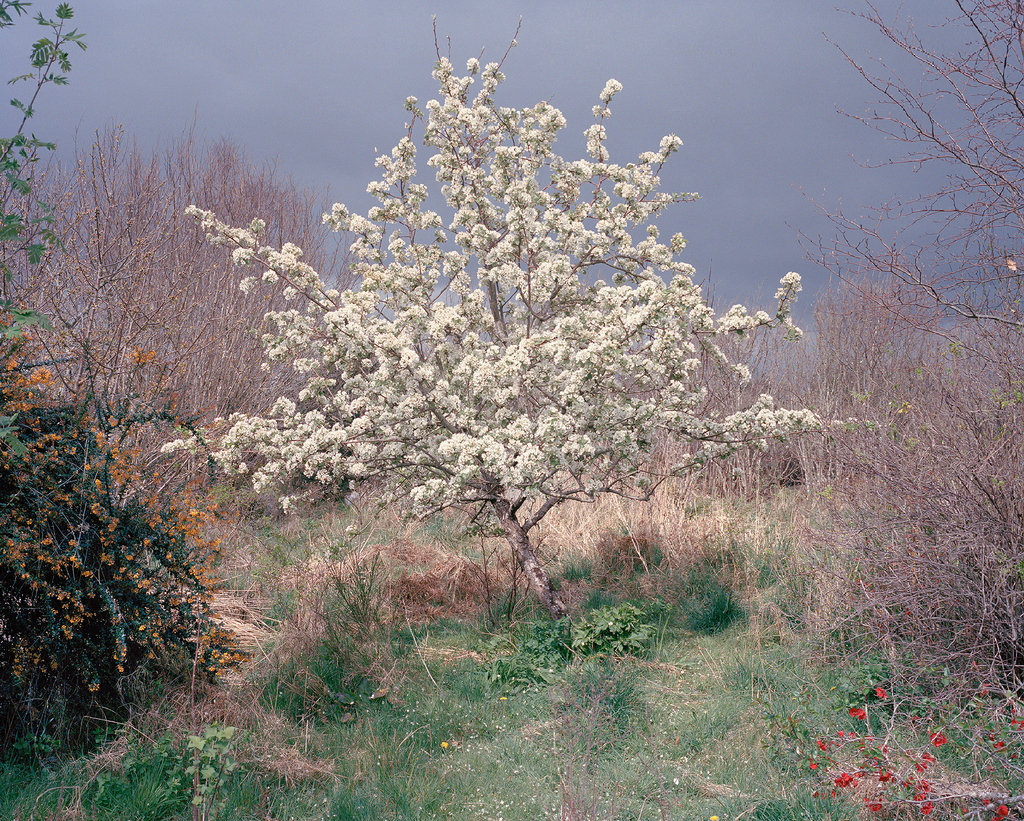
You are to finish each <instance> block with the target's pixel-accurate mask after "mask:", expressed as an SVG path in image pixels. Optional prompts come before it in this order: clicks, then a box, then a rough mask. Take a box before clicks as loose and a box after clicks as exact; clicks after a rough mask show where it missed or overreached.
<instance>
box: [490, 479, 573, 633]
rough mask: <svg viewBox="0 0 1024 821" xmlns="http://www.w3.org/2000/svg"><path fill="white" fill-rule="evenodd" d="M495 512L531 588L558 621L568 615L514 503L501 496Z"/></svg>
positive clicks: (495, 503)
mask: <svg viewBox="0 0 1024 821" xmlns="http://www.w3.org/2000/svg"><path fill="white" fill-rule="evenodd" d="M493 504H494V512H495V513H496V514H497V515H498V521H499V522H500V523H501V528H502V530H504V531H505V538H506V539H507V540H508V543H509V546H510V547H511V548H512V553H513V555H515V557H516V561H518V562H519V566H520V567H521V568H522V569H523V573H525V574H526V580H527V582H528V583H529V585H530V589H531V590H532V591H533V592H534V593H536V594H537V598H539V599H540V601H541V603H542V604H543V605H544V609H546V610H547V611H548V615H549V616H551V618H552V619H554V620H555V621H558V620H559V619H561V618H564V617H565V615H566V610H565V605H564V604H562V600H561V599H560V598H559V597H558V593H556V592H555V589H554V588H553V587H552V586H551V579H549V578H548V574H547V573H546V572H545V570H544V566H543V565H542V564H541V563H540V562H539V561H538V560H537V555H536V554H535V553H534V552H533V548H532V547H531V546H530V537H529V536H527V535H526V531H525V530H523V528H522V525H520V524H519V521H518V520H517V519H516V515H515V513H513V512H512V505H511V503H510V502H509V501H508V500H507V499H502V498H499V499H498V500H497V501H495V502H494V503H493Z"/></svg>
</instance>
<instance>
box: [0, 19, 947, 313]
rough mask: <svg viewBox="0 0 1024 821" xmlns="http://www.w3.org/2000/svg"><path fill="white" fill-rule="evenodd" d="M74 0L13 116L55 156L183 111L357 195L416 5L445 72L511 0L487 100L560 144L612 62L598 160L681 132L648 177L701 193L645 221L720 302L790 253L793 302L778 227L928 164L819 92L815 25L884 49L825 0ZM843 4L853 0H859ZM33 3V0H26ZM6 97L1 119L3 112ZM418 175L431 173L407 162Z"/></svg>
mask: <svg viewBox="0 0 1024 821" xmlns="http://www.w3.org/2000/svg"><path fill="white" fill-rule="evenodd" d="M72 5H73V7H74V10H75V19H74V24H75V25H76V26H77V27H78V28H79V29H80V30H81V31H84V32H86V34H87V38H86V40H87V42H88V46H89V48H88V50H87V51H86V52H78V51H77V50H75V51H74V52H73V53H72V60H73V69H72V72H71V74H70V81H71V82H70V85H69V86H67V87H64V88H58V87H53V86H50V87H48V88H46V89H45V90H44V92H43V93H42V95H41V96H40V99H39V100H38V102H37V110H38V113H37V115H36V117H35V118H34V119H33V120H32V122H31V127H32V131H34V132H35V133H36V135H37V136H39V137H40V138H43V139H46V140H53V141H56V142H57V143H58V146H59V148H58V153H59V155H60V156H61V157H64V158H66V157H68V156H70V155H71V152H72V150H73V147H74V144H75V140H76V139H77V141H78V143H79V144H80V145H82V147H87V146H88V143H89V142H90V140H91V138H92V134H93V132H94V131H95V130H96V129H99V128H102V127H103V126H104V125H105V124H107V123H118V124H123V125H124V127H125V129H126V131H127V132H128V133H129V134H130V135H132V136H134V137H136V138H137V139H138V141H139V143H140V144H141V145H142V146H147V147H148V146H152V145H155V144H156V143H157V142H158V141H159V140H161V139H167V138H173V137H175V136H177V135H179V134H181V133H182V131H183V130H184V129H185V128H186V127H187V125H188V124H189V123H190V122H191V121H192V119H193V116H195V117H196V118H197V121H198V130H199V132H200V133H201V134H203V135H205V137H206V138H208V139H210V140H214V139H217V138H218V137H221V136H229V137H231V138H232V139H233V140H235V141H236V142H237V143H239V144H240V145H241V146H243V147H244V148H245V149H246V150H247V152H248V153H249V155H250V156H251V157H252V158H253V159H254V160H257V161H261V160H263V159H265V158H277V159H278V160H279V164H280V168H281V169H282V170H284V171H286V172H287V173H288V174H290V175H291V176H292V177H293V178H294V179H295V180H296V181H298V182H300V183H303V184H308V185H310V186H313V187H316V188H318V189H321V190H323V189H329V191H330V196H331V198H332V199H333V200H336V201H340V202H344V203H346V204H348V205H349V206H350V207H353V208H356V209H358V210H359V211H362V212H364V213H365V211H366V209H367V208H368V207H369V206H370V205H371V204H372V203H371V201H370V199H369V197H368V195H367V194H366V193H365V189H366V184H367V183H368V182H369V181H370V180H371V179H375V178H376V174H375V171H376V169H375V168H374V158H375V151H377V152H383V151H385V150H390V148H391V147H392V146H393V145H394V144H395V143H396V142H397V141H398V140H399V139H400V138H401V137H402V136H403V134H404V128H403V124H404V123H405V122H406V120H407V114H406V112H405V110H404V107H403V104H404V101H405V99H406V97H408V96H410V95H413V96H416V97H418V98H419V100H420V103H421V105H422V104H423V103H425V102H426V101H427V100H428V99H431V98H435V97H437V96H438V90H437V88H436V86H434V84H433V80H432V79H431V77H430V72H431V70H432V68H433V65H434V62H435V60H436V56H435V52H434V39H433V34H432V31H431V18H432V16H436V21H437V30H438V32H439V34H440V35H441V36H442V37H443V38H450V40H451V54H452V58H453V62H454V63H455V66H456V68H457V69H458V70H459V71H461V70H462V69H463V68H464V66H465V61H466V59H467V58H469V57H473V56H477V55H478V54H479V52H480V50H481V48H484V49H485V52H484V61H485V62H486V61H488V60H489V59H500V57H501V55H502V54H503V53H504V50H505V48H506V47H507V45H508V43H509V40H510V39H511V38H512V36H513V34H514V33H515V31H516V26H517V25H519V20H520V16H521V17H522V27H521V29H520V31H519V34H518V47H517V48H515V49H514V50H513V51H512V53H511V54H510V56H509V58H508V59H507V61H506V63H505V66H504V71H505V73H506V75H507V77H508V81H507V82H506V83H505V84H504V85H503V86H502V88H501V89H500V91H499V95H498V101H499V104H502V105H508V106H515V107H522V106H527V105H533V104H534V103H536V102H538V101H540V100H542V99H543V100H548V101H550V102H551V103H552V104H553V105H555V106H557V107H558V108H561V109H562V111H563V113H564V114H565V115H566V117H567V119H568V123H569V124H568V128H567V129H566V131H565V132H564V133H563V136H562V137H561V138H560V139H559V142H558V146H557V147H558V149H559V151H560V152H561V153H562V155H563V156H565V157H567V158H569V159H577V158H580V157H582V156H583V155H584V146H585V140H584V138H583V137H582V133H583V130H584V129H585V128H586V127H587V126H588V125H590V124H591V122H592V121H593V120H592V116H591V113H590V110H591V107H592V106H593V105H594V104H596V103H597V102H598V100H597V97H598V94H599V93H600V91H601V89H602V88H603V87H604V84H605V82H606V81H607V80H608V79H609V78H615V79H616V80H618V81H619V82H621V83H622V84H623V86H624V90H623V91H622V92H621V93H620V94H619V95H618V96H617V97H616V98H615V100H614V102H613V106H612V118H611V120H610V121H609V123H608V131H609V142H608V145H609V147H610V149H611V152H612V160H613V161H617V162H621V163H625V162H629V161H631V160H634V159H635V158H636V156H637V154H639V153H640V152H642V151H646V150H653V149H655V148H656V147H657V145H658V142H659V141H660V139H661V137H662V136H664V135H665V134H669V133H675V134H678V135H679V136H680V137H681V138H682V140H683V143H684V145H683V147H682V149H681V150H680V152H679V153H678V154H676V155H675V156H674V157H673V158H672V159H671V160H670V163H669V165H668V166H667V167H666V170H665V172H664V173H663V175H662V180H663V185H664V187H665V188H666V189H667V190H672V191H695V192H698V193H699V194H700V195H701V200H700V201H699V202H696V203H689V204H682V205H678V206H675V207H674V208H673V209H672V210H671V211H670V212H669V213H668V214H667V215H666V216H664V217H662V218H661V219H659V220H658V224H659V227H660V228H661V230H662V234H663V235H664V236H668V235H670V234H672V233H674V232H676V231H679V232H682V233H683V234H684V236H686V237H687V239H688V240H689V241H690V245H689V248H688V249H687V251H686V253H685V254H684V259H686V261H688V262H690V263H692V264H693V265H694V266H695V267H696V269H697V272H698V278H699V279H702V280H705V281H707V278H708V277H709V276H710V281H711V283H712V285H713V287H714V291H715V294H716V304H717V305H718V306H719V308H725V307H728V305H727V304H725V303H728V304H731V303H732V302H737V301H740V302H744V303H747V304H748V305H753V303H755V302H757V301H758V299H757V297H758V296H760V297H762V300H761V301H763V297H764V296H765V295H768V296H770V295H771V293H773V292H774V290H775V286H776V284H777V282H778V280H779V278H780V277H781V276H782V275H783V274H785V273H786V272H787V271H790V270H795V271H798V272H800V273H801V274H803V276H804V281H805V298H804V307H805V308H806V307H807V306H808V305H809V304H810V303H811V302H812V301H813V295H814V294H815V293H816V292H817V291H818V290H819V289H820V288H822V287H823V286H824V285H825V284H826V283H827V276H828V275H827V273H826V272H825V271H824V270H823V269H821V268H819V267H818V266H817V265H815V264H814V263H813V262H812V261H809V260H808V259H807V258H806V256H805V253H804V251H803V250H802V248H801V243H800V236H799V233H798V232H799V231H803V232H804V233H807V234H809V235H812V236H817V235H818V234H822V233H825V234H828V233H830V231H829V224H828V223H827V221H825V220H824V219H823V218H822V217H821V216H819V215H818V213H817V208H816V206H820V205H824V206H826V207H834V206H835V205H836V204H837V203H838V202H842V205H843V207H844V209H846V210H848V211H852V212H856V211H857V210H858V209H859V207H860V206H862V205H869V204H873V203H878V202H881V201H883V200H886V199H889V198H891V197H892V196H893V194H894V193H900V194H912V193H914V190H915V189H917V188H921V189H931V188H932V187H934V185H935V183H934V179H933V180H931V181H929V180H928V179H927V178H925V176H924V175H923V174H920V175H916V176H914V175H910V174H908V173H906V172H903V171H896V170H893V169H882V170H873V171H866V170H864V169H863V168H862V167H861V166H860V165H859V164H858V163H878V162H884V161H885V160H886V159H887V158H889V157H891V156H898V154H899V151H900V148H901V146H900V145H899V143H896V142H895V141H885V140H883V139H882V138H881V137H880V136H879V135H878V134H877V133H875V132H872V131H871V130H869V129H867V128H866V127H864V126H863V125H861V124H859V123H857V122H856V121H854V120H851V119H850V118H848V117H844V116H842V115H841V114H839V113H837V108H838V109H842V110H845V111H847V112H850V113H852V114H862V113H864V112H865V111H867V110H868V108H869V104H870V103H871V102H872V101H873V100H874V97H873V96H872V95H873V91H872V89H871V88H869V87H868V86H867V84H866V83H865V82H864V81H863V79H862V78H861V77H860V76H859V75H858V74H857V72H856V71H855V70H854V69H853V68H852V67H851V66H850V65H849V64H848V63H847V62H846V61H845V59H844V58H843V56H842V54H840V53H839V51H838V50H837V48H836V46H835V45H832V44H830V43H829V42H828V40H826V36H827V37H828V39H830V40H832V41H833V42H835V43H837V44H839V45H842V46H843V48H844V49H845V50H847V51H848V52H849V53H850V54H851V55H854V56H856V57H858V58H863V59H866V60H870V59H872V58H877V57H881V58H884V59H887V60H888V59H891V58H892V57H893V49H892V47H891V45H890V44H888V43H887V42H886V41H884V40H883V39H882V38H881V36H880V35H879V34H878V32H877V30H876V29H874V27H873V26H871V25H870V24H868V23H867V22H865V21H864V20H862V19H859V18H858V17H856V16H855V15H850V14H846V13H843V12H841V11H837V10H836V9H835V8H834V6H833V3H832V2H831V0H660V1H657V2H645V1H644V0H629V1H628V2H626V1H623V2H612V0H586V2H575V1H573V2H561V1H560V0H550V2H539V0H520V2H515V0H504V1H503V2H501V3H497V2H487V0H475V2H455V1H454V0H437V2H434V3H422V2H412V0H391V2H374V3H367V2H343V1H342V0H290V2H288V3H280V2H273V3H272V2H267V0H245V2H241V0H204V2H196V0H177V2H173V3H168V2H166V1H165V0H161V2H151V1H150V0H73V2H72ZM876 6H877V8H878V9H879V10H880V11H881V12H882V14H883V15H884V16H886V17H887V18H890V19H892V20H894V21H895V20H897V19H903V20H905V19H906V18H907V17H908V16H909V17H912V18H914V20H915V24H916V28H917V29H918V33H919V34H921V35H922V36H924V37H926V38H930V37H933V36H934V37H935V38H938V37H941V36H948V35H945V34H944V32H942V31H936V32H931V31H930V30H929V28H928V27H929V25H932V24H938V23H941V22H943V20H944V19H945V17H946V16H947V14H948V11H947V10H948V8H949V7H953V3H952V0H907V2H903V3H898V2H896V0H877V2H876ZM844 7H845V8H847V9H850V10H853V11H863V10H864V9H865V8H866V6H865V2H864V0H847V2H846V3H845V6H844ZM52 8H53V4H47V2H46V0H36V2H35V3H34V4H33V8H32V9H31V11H32V12H33V13H35V12H38V11H43V12H44V13H47V14H49V13H50V12H52ZM40 32H41V30H40V29H39V28H38V26H36V25H35V24H34V23H31V22H30V21H27V20H26V18H22V20H21V22H19V23H18V24H17V25H16V26H15V28H13V29H8V30H6V31H4V32H3V33H2V34H0V38H3V39H2V42H0V69H2V72H0V73H2V74H3V75H4V76H6V77H10V76H12V75H14V74H17V73H21V72H23V71H24V70H26V69H25V66H26V65H27V56H28V44H29V42H30V41H31V40H32V39H34V38H35V37H38V36H39V34H40ZM443 50H445V51H446V50H447V42H443ZM904 65H905V64H904ZM25 89H27V85H22V86H20V87H18V88H17V89H15V88H10V89H9V93H10V94H11V95H14V94H24V92H25ZM8 110H9V111H10V114H7V115H5V122H7V123H8V125H4V126H3V133H5V134H6V133H7V132H8V131H13V130H14V128H16V127H17V122H16V121H15V119H14V117H13V116H12V115H13V114H14V113H15V112H14V110H13V109H8ZM76 133H77V137H76ZM420 178H421V181H424V182H427V183H428V184H430V183H433V182H434V180H433V175H432V173H431V172H430V171H429V170H428V169H426V168H421V171H420ZM757 307H760V306H757Z"/></svg>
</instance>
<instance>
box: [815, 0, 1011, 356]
mask: <svg viewBox="0 0 1024 821" xmlns="http://www.w3.org/2000/svg"><path fill="white" fill-rule="evenodd" d="M868 9H869V10H868V12H867V13H865V14H863V15H861V16H862V17H864V19H866V20H867V21H869V22H870V23H872V24H874V25H875V26H876V27H877V28H878V31H879V33H880V34H881V35H882V37H883V38H885V39H886V40H888V41H889V42H890V43H891V44H892V45H893V46H894V47H895V49H896V50H897V53H898V55H899V57H898V58H897V59H902V60H906V58H910V60H911V62H912V65H913V66H914V67H915V68H916V69H917V70H918V71H908V70H906V69H905V68H904V69H901V70H900V71H901V72H902V75H903V76H901V73H899V72H897V70H894V69H891V68H890V67H889V65H888V64H887V63H886V62H884V61H881V60H879V61H877V62H875V63H874V64H868V63H866V62H861V61H858V60H857V59H856V58H855V57H853V56H851V55H850V54H849V53H848V52H847V51H843V54H844V56H846V57H847V59H848V60H849V62H850V63H851V64H852V65H853V66H854V67H855V68H856V69H857V70H858V71H859V72H860V74H861V76H863V77H864V79H865V80H866V81H867V83H868V84H869V85H870V86H871V88H873V89H874V91H875V92H877V94H878V100H877V102H876V104H875V105H874V107H873V108H872V110H871V112H870V113H869V114H867V115H865V116H857V117H856V119H858V120H861V121H862V122H864V123H865V124H866V125H868V126H870V127H871V128H874V129H877V130H878V131H880V132H882V133H883V134H885V135H886V136H887V137H890V138H893V139H895V140H897V141H899V142H900V143H902V144H903V146H904V147H905V149H906V151H905V153H904V154H903V156H902V157H897V158H896V159H894V160H893V161H892V162H894V163H896V164H903V165H909V166H912V167H913V168H914V169H919V168H921V167H922V166H928V167H933V166H944V167H945V170H946V177H945V182H944V183H943V184H942V185H941V186H939V187H938V188H937V189H936V190H933V191H927V192H924V193H921V194H919V195H914V196H910V197H906V198H901V197H897V198H895V199H893V200H891V201H889V202H887V203H884V204H883V205H881V206H879V207H877V208H876V209H875V210H874V213H873V214H871V215H870V219H868V220H865V219H863V218H862V217H860V216H859V215H858V216H848V215H847V214H845V213H843V212H842V211H838V212H835V213H832V214H830V215H829V216H830V217H831V219H832V221H833V222H834V224H835V226H836V229H837V236H836V238H835V241H834V242H826V243H820V244H817V251H818V252H819V253H818V254H817V256H819V257H820V259H821V261H822V263H823V264H824V265H825V266H826V267H827V268H829V269H830V270H831V271H832V272H833V273H835V274H837V275H839V276H841V277H844V278H848V277H850V276H851V275H854V276H855V277H857V278H861V277H863V276H864V275H865V274H867V275H872V274H878V273H881V274H885V275H886V276H888V277H891V278H892V281H893V283H894V284H895V286H896V287H895V288H894V290H893V294H892V296H893V304H894V305H896V306H898V310H899V312H900V313H901V314H902V315H904V316H906V317H907V318H908V319H912V320H916V319H918V318H919V317H920V316H921V315H922V314H923V313H927V314H930V315H931V316H935V315H938V316H939V317H941V318H942V319H945V320H947V321H951V320H956V321H959V320H967V321H976V322H980V323H982V324H984V325H985V326H987V327H988V328H991V329H993V330H995V329H997V328H998V329H1001V330H1000V332H1005V331H1006V330H1010V331H1011V333H1019V332H1020V331H1021V330H1022V329H1024V316H1022V314H1021V306H1020V298H1021V296H1024V289H1022V280H1021V274H1022V273H1024V257H1020V258H1019V259H1018V257H1019V255H1021V254H1022V252H1024V239H1022V237H1024V86H1022V83H1024V3H1021V2H1020V0H942V2H937V3H935V11H936V14H943V13H944V16H945V22H944V23H943V24H942V26H941V27H939V28H938V29H934V30H933V32H932V33H931V38H930V39H931V40H933V41H934V40H939V41H940V42H939V43H938V45H936V44H934V42H931V43H930V42H928V41H927V40H926V39H925V38H924V37H922V36H919V34H918V32H917V30H916V29H915V28H914V25H913V22H912V21H906V22H903V23H900V22H899V21H896V22H892V21H890V20H889V19H888V18H886V17H884V16H883V14H882V13H881V12H880V11H879V10H878V8H876V7H875V6H872V5H870V4H869V5H868ZM951 36H952V37H955V38H956V39H957V40H958V41H959V45H958V46H953V47H949V46H948V42H949V38H950V37H951ZM944 43H945V44H944ZM1018 261H1019V263H1020V270H1018ZM947 327H948V326H947ZM977 330H978V329H977V328H976V329H975V331H977ZM985 341H987V342H991V340H989V339H986V340H985ZM980 347H983V346H979V348H980Z"/></svg>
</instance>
